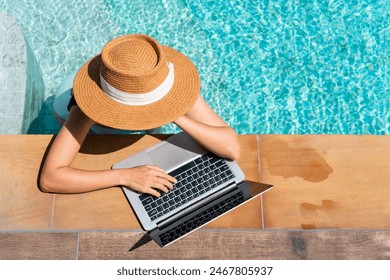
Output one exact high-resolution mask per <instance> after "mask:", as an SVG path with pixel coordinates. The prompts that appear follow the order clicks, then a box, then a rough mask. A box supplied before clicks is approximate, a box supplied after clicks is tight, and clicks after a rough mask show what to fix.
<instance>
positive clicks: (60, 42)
mask: <svg viewBox="0 0 390 280" xmlns="http://www.w3.org/2000/svg"><path fill="white" fill-rule="evenodd" d="M222 3H223V4H222ZM389 5H390V4H389V1H387V0H333V1H332V0H330V1H329V0H326V1H325V0H324V1H320V0H307V1H306V0H274V1H272V0H264V1H248V0H236V1H235V0H229V1H223V2H222V1H204V0H193V1H189V0H131V1H129V0H103V1H98V0H94V1H91V0H70V1H60V0H55V1H33V0H30V1H28V0H27V1H26V0H23V1H22V0H0V8H1V10H4V11H5V12H6V13H7V14H8V15H10V16H12V17H14V18H16V19H17V20H18V22H19V24H20V26H21V28H22V30H23V33H24V36H25V38H26V40H27V41H28V42H29V45H30V46H31V48H32V50H33V51H34V53H35V55H36V59H37V61H38V63H39V65H40V67H41V72H42V78H43V81H44V83H45V93H44V95H45V98H46V101H45V103H44V106H42V109H41V112H40V117H39V118H40V119H39V122H38V124H36V125H33V126H32V127H31V129H30V132H32V133H56V132H57V131H58V128H59V126H58V124H56V121H55V120H54V117H53V116H52V112H51V105H52V101H53V94H54V93H55V91H56V88H57V87H58V86H59V84H60V83H61V80H62V79H63V78H64V76H65V75H66V73H68V72H71V71H72V70H74V69H77V68H78V67H80V66H81V65H82V64H83V63H84V62H85V61H86V60H87V59H88V58H89V57H91V56H92V55H94V54H96V53H98V52H99V51H100V50H101V48H102V46H103V45H104V44H105V42H107V41H108V40H110V39H112V38H114V37H116V36H119V35H122V34H125V33H146V34H149V35H151V36H153V37H155V38H156V39H157V40H159V41H160V42H161V43H163V44H166V45H169V46H172V47H174V48H177V49H179V50H180V51H182V52H183V53H185V54H186V55H187V56H188V57H190V58H191V59H192V60H193V61H194V63H195V64H196V65H197V68H198V71H199V74H200V76H201V81H202V88H201V93H202V95H203V96H204V97H205V99H206V100H207V101H208V103H209V104H210V105H211V107H213V108H214V109H215V111H216V112H217V113H218V114H220V115H221V116H222V117H223V118H224V119H225V120H226V121H227V122H228V123H229V124H230V125H232V126H233V127H234V128H235V129H236V130H237V131H238V132H239V133H241V134H251V133H255V134H258V133H286V134H306V133H315V134H317V133H334V134H339V133H340V134H389V133H390V86H389V62H390V61H389V57H390V52H389V31H390V30H389V26H390V16H389V13H390V7H389ZM15 7H17V8H15ZM175 131H176V130H175V128H174V127H173V126H167V127H165V128H164V130H163V132H175Z"/></svg>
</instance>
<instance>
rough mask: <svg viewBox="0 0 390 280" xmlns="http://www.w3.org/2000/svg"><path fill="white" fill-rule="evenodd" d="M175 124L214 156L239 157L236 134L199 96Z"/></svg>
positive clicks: (234, 158) (233, 158)
mask: <svg viewBox="0 0 390 280" xmlns="http://www.w3.org/2000/svg"><path fill="white" fill-rule="evenodd" d="M175 124H176V125H178V126H179V127H180V128H181V129H183V130H184V131H186V132H187V133H188V134H189V135H190V136H191V137H192V138H194V139H195V140H196V141H197V142H198V143H199V144H201V145H202V146H203V147H205V148H206V149H208V150H210V151H212V152H214V153H215V154H217V155H219V156H221V157H226V158H229V159H232V160H236V159H238V158H239V157H240V144H239V142H238V137H237V134H236V132H235V131H234V129H232V128H231V127H230V126H229V125H228V124H226V123H225V122H224V121H223V120H222V119H221V118H220V117H219V116H218V115H217V114H216V113H215V112H214V111H213V110H212V109H211V108H210V107H209V106H208V105H207V103H206V102H205V101H204V100H203V98H202V97H201V96H199V98H198V100H197V101H196V102H195V105H194V106H193V107H192V109H191V110H190V111H189V112H188V113H187V114H185V115H184V116H182V117H181V118H179V119H177V120H176V121H175Z"/></svg>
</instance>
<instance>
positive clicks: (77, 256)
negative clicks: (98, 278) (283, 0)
mask: <svg viewBox="0 0 390 280" xmlns="http://www.w3.org/2000/svg"><path fill="white" fill-rule="evenodd" d="M79 253H80V232H79V231H78V232H77V244H76V261H78V260H79Z"/></svg>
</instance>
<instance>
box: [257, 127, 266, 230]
mask: <svg viewBox="0 0 390 280" xmlns="http://www.w3.org/2000/svg"><path fill="white" fill-rule="evenodd" d="M256 144H257V168H258V170H257V172H258V175H259V180H260V181H261V179H262V177H261V161H260V135H259V134H256ZM260 211H261V229H265V226H264V206H263V195H260Z"/></svg>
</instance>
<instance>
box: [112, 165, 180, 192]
mask: <svg viewBox="0 0 390 280" xmlns="http://www.w3.org/2000/svg"><path fill="white" fill-rule="evenodd" d="M118 170H119V171H120V176H121V178H120V182H121V185H122V186H125V187H129V188H131V189H133V190H135V191H138V192H142V193H148V194H151V195H154V196H157V197H158V196H160V192H159V191H162V192H164V193H166V192H168V191H169V190H171V189H173V184H174V183H176V179H175V178H174V177H172V176H170V175H168V174H167V173H165V171H164V170H163V169H161V168H160V167H158V166H155V165H142V166H136V167H133V168H127V169H118Z"/></svg>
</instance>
